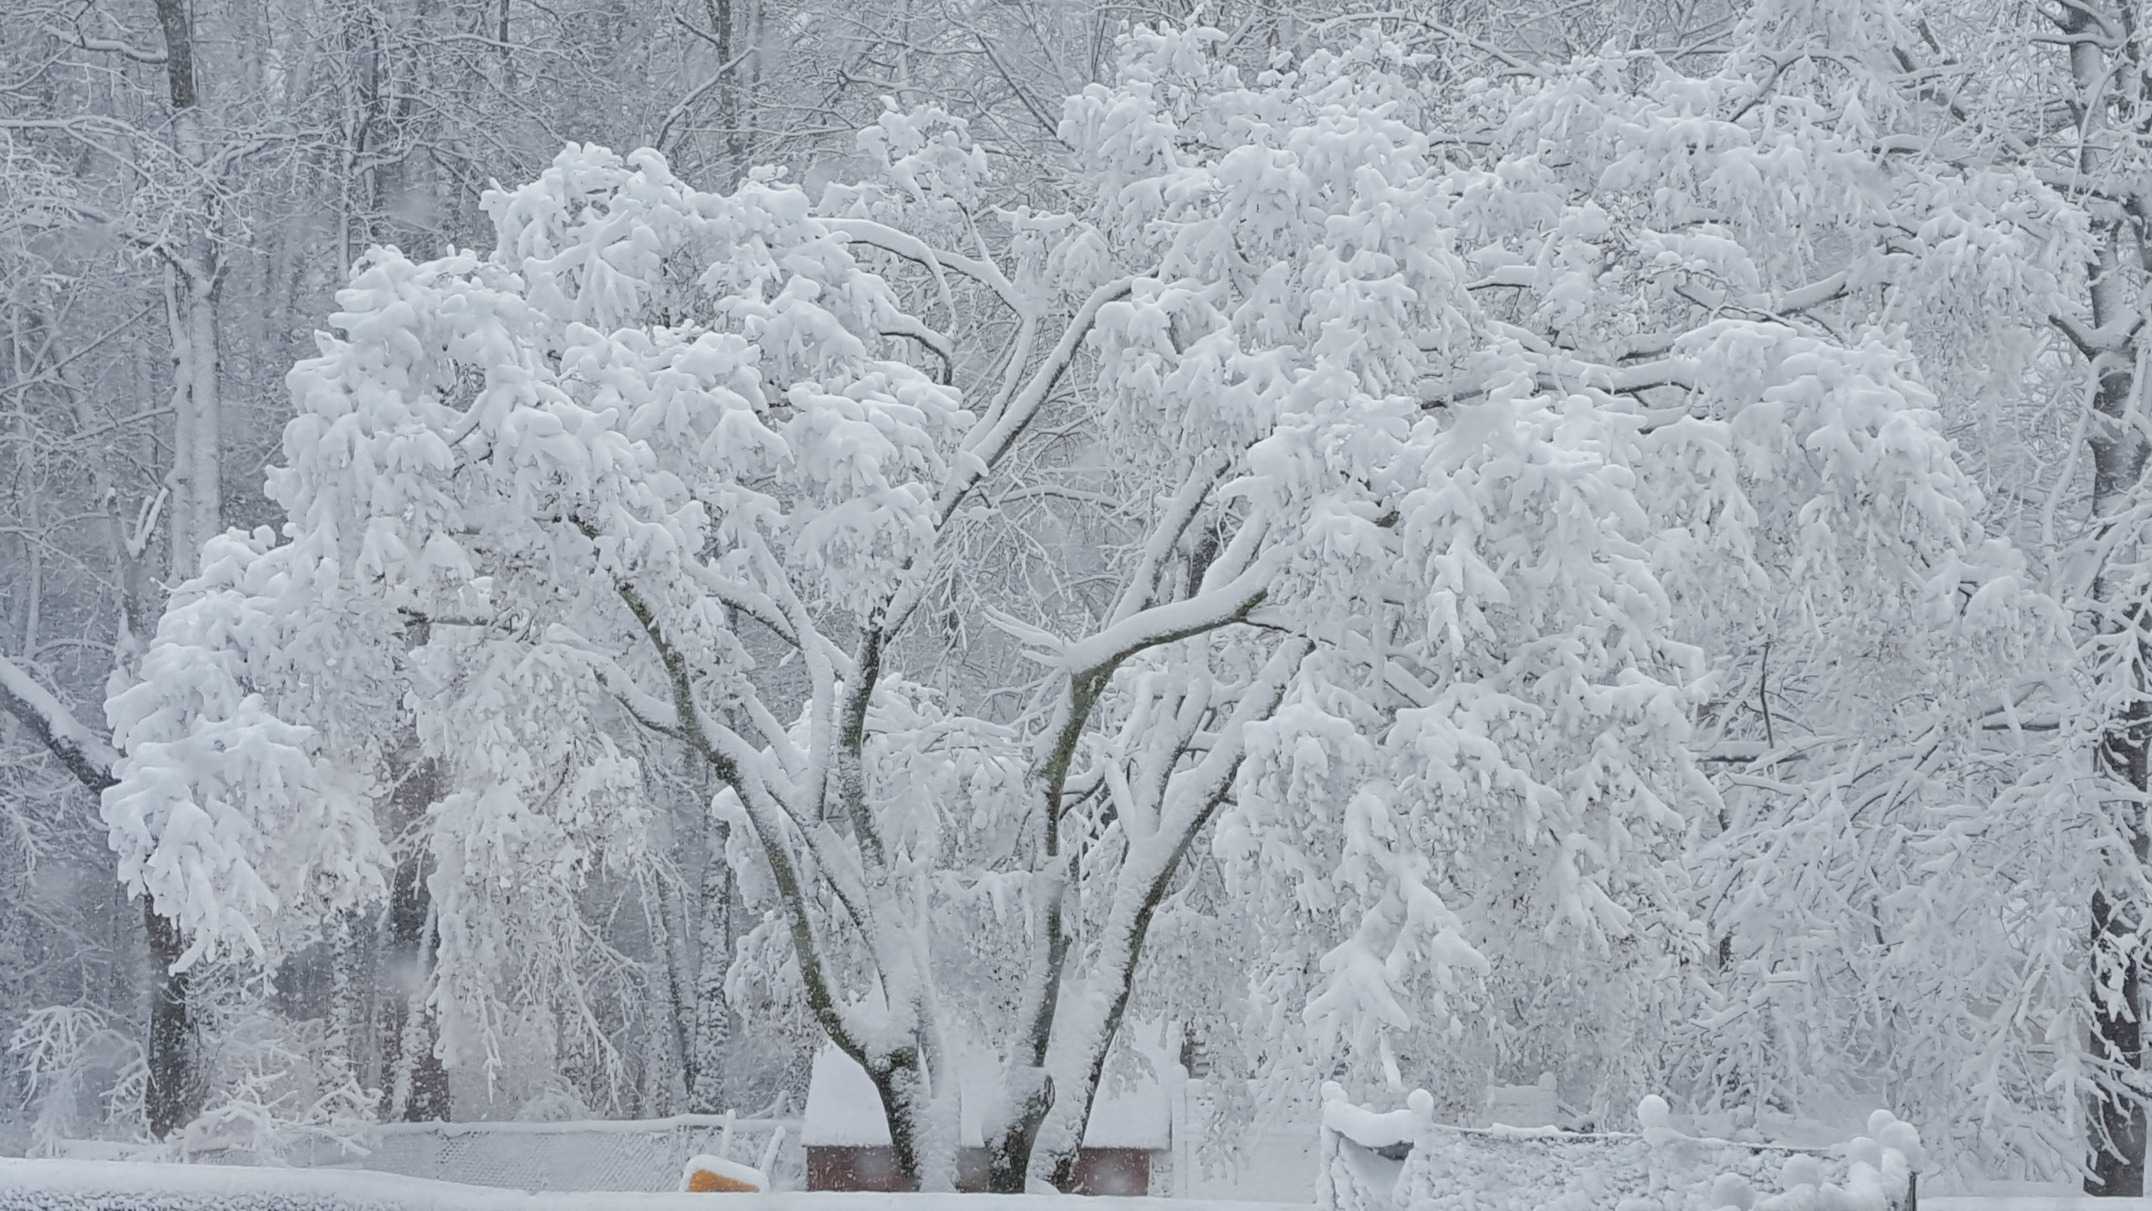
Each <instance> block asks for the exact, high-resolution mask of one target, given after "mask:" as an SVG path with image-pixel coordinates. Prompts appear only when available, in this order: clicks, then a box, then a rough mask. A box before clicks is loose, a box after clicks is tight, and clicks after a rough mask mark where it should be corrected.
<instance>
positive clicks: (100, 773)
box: [0, 655, 119, 793]
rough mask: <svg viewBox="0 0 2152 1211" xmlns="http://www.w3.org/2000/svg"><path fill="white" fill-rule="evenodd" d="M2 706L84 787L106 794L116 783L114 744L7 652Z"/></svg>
mask: <svg viewBox="0 0 2152 1211" xmlns="http://www.w3.org/2000/svg"><path fill="white" fill-rule="evenodd" d="M0 707H6V708H7V711H8V713H9V714H11V715H13V716H15V718H17V719H18V720H21V722H22V724H23V726H24V727H27V728H29V729H30V734H31V735H33V736H36V737H37V739H38V742H39V743H41V744H43V745H44V746H45V747H46V748H47V749H49V750H51V752H52V755H53V756H55V757H57V758H59V760H60V764H61V765H64V766H66V767H67V772H68V773H71V774H73V775H74V776H75V779H76V781H78V782H80V783H82V785H83V786H85V787H87V788H88V789H89V790H91V791H92V792H97V793H102V792H103V791H104V790H105V789H106V788H107V787H109V786H111V785H112V780H113V774H112V770H113V766H114V764H115V763H116V762H118V760H119V754H118V753H116V752H114V751H113V749H112V745H111V744H110V743H109V742H108V741H106V739H105V738H104V737H103V736H100V735H98V734H97V733H96V732H94V731H92V730H91V729H90V728H88V727H86V726H84V725H83V723H82V721H81V720H79V719H76V718H75V715H74V712H73V711H70V710H68V709H67V705H66V704H65V703H63V702H61V701H60V700H59V699H58V698H57V697H55V696H54V695H53V694H52V693H51V692H50V691H48V690H47V689H46V688H45V687H44V686H42V685H39V684H38V683H37V680H36V679H35V678H33V677H31V676H30V674H29V673H28V672H27V671H25V670H24V669H23V668H22V667H21V666H20V665H17V664H16V663H15V662H13V661H11V660H9V659H8V658H7V657H6V656H4V655H0Z"/></svg>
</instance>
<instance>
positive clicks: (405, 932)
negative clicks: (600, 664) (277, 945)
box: [381, 632, 449, 1123]
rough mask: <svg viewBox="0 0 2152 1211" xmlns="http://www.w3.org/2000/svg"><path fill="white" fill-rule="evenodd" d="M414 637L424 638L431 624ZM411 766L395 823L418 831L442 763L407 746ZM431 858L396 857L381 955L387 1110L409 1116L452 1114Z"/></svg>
mask: <svg viewBox="0 0 2152 1211" xmlns="http://www.w3.org/2000/svg"><path fill="white" fill-rule="evenodd" d="M413 639H414V642H416V643H423V642H424V641H425V635H424V634H423V632H420V633H418V634H415V635H414V637H413ZM404 762H405V766H404V774H403V777H401V778H399V779H397V781H396V789H395V791H394V793H393V794H392V795H391V796H390V802H389V808H390V817H391V821H392V823H393V826H394V827H395V829H396V830H397V831H398V832H401V833H404V834H407V835H409V834H415V833H418V832H419V831H421V830H419V829H418V828H417V824H418V822H419V821H420V820H422V819H424V818H425V815H426V811H427V809H428V808H430V807H432V806H433V802H434V800H435V799H436V798H438V797H439V791H440V782H441V771H440V767H439V765H438V764H437V763H436V762H434V761H432V760H430V759H427V758H425V757H421V756H418V755H417V744H416V741H415V740H414V741H413V743H412V744H411V745H410V746H409V747H408V748H407V749H406V753H405V757H404ZM427 870H428V863H427V861H426V852H425V849H424V846H423V845H422V844H421V845H419V846H417V847H415V848H414V849H413V850H412V851H411V852H408V853H405V854H404V855H403V856H402V857H401V858H400V859H399V860H398V861H397V863H396V876H395V880H394V882H393V883H391V884H390V886H389V905H388V912H387V914H386V919H385V920H384V921H383V922H382V926H383V934H384V937H383V943H384V946H383V953H382V957H381V979H382V985H383V987H382V993H383V995H382V998H381V1001H382V1003H381V1088H382V1097H383V1106H382V1117H383V1118H385V1119H401V1120H403V1121H404V1122H407V1123H417V1122H427V1121H436V1120H439V1121H445V1120H446V1119H447V1118H448V1117H449V1097H448V1069H447V1066H446V1065H444V1064H443V1063H442V1062H441V1056H440V1052H439V1042H440V1037H441V1027H440V1019H439V1015H438V1014H436V1013H435V1012H434V1010H433V1007H432V1006H431V1005H430V1004H429V1003H428V999H429V996H430V994H431V992H432V987H433V960H434V951H435V945H436V937H437V934H436V931H435V928H434V919H433V897H432V895H431V893H429V892H428V891H427V888H426V875H427Z"/></svg>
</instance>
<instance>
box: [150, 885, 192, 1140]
mask: <svg viewBox="0 0 2152 1211" xmlns="http://www.w3.org/2000/svg"><path fill="white" fill-rule="evenodd" d="M142 924H143V926H144V927H145V929H146V931H147V932H148V934H149V959H150V972H151V978H152V979H153V980H154V981H155V983H154V985H153V986H152V988H151V991H150V1002H149V1088H148V1090H147V1092H146V1094H145V1097H144V1100H145V1102H146V1103H147V1106H146V1108H147V1110H148V1112H149V1133H150V1134H151V1135H153V1136H155V1137H157V1138H158V1139H164V1138H166V1137H167V1136H169V1135H171V1134H172V1132H174V1131H177V1130H179V1129H180V1128H182V1127H184V1126H186V1125H187V1124H188V1123H190V1122H192V1121H194V1116H195V1115H196V1114H198V1113H200V1111H201V1101H202V1089H201V1082H200V1080H199V1079H198V1074H197V1073H196V1072H195V1071H194V1022H193V1018H192V1015H191V1014H190V1013H189V1011H188V1008H187V983H188V980H187V973H186V972H184V971H180V970H175V965H176V964H177V963H178V962H179V956H180V953H181V952H182V951H184V950H185V949H186V946H185V944H184V943H183V941H182V940H181V938H180V934H179V927H178V926H177V925H175V924H173V923H172V921H171V920H170V919H168V918H166V917H164V916H162V915H160V914H159V913H158V912H157V910H156V908H155V907H154V906H152V905H151V903H150V901H149V898H148V897H147V896H144V897H143V898H142Z"/></svg>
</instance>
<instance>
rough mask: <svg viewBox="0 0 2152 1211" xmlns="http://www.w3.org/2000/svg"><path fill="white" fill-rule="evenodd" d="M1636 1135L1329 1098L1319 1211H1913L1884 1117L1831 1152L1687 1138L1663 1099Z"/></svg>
mask: <svg viewBox="0 0 2152 1211" xmlns="http://www.w3.org/2000/svg"><path fill="white" fill-rule="evenodd" d="M1637 1118H1638V1121H1639V1122H1640V1123H1641V1124H1642V1126H1643V1130H1642V1131H1641V1132H1640V1133H1637V1134H1634V1135H1630V1134H1616V1133H1608V1134H1595V1135H1582V1134H1575V1133H1570V1132H1564V1131H1558V1130H1556V1129H1554V1128H1551V1127H1548V1128H1530V1129H1518V1128H1506V1127H1495V1128H1484V1129H1482V1128H1470V1127H1452V1126H1448V1125H1445V1124H1441V1123H1437V1122H1435V1120H1434V1099H1433V1098H1431V1097H1430V1096H1428V1094H1427V1093H1426V1092H1425V1091H1422V1090H1416V1091H1414V1092H1413V1094H1412V1096H1411V1097H1409V1098H1408V1099H1407V1101H1406V1106H1405V1108H1404V1109H1401V1110H1391V1111H1374V1110H1369V1109H1366V1108H1364V1107H1361V1106H1356V1105H1354V1104H1352V1103H1351V1102H1349V1101H1347V1100H1346V1099H1345V1097H1344V1093H1343V1091H1342V1090H1340V1089H1338V1088H1337V1087H1336V1086H1334V1085H1331V1086H1326V1087H1325V1088H1324V1090H1323V1112H1322V1134H1321V1144H1320V1146H1319V1148H1318V1152H1317V1155H1318V1156H1319V1158H1320V1165H1321V1170H1320V1172H1319V1173H1318V1175H1317V1179H1316V1200H1317V1203H1318V1205H1319V1207H1320V1208H1321V1211H1512V1209H1514V1211H1538V1209H1540V1208H1562V1209H1564V1211H1568V1209H1571V1208H1574V1209H1575V1211H1601V1209H1604V1211H1616V1209H1617V1208H1619V1207H1622V1206H1624V1205H1630V1204H1629V1200H1631V1199H1641V1200H1647V1201H1648V1203H1649V1205H1650V1206H1652V1207H1654V1208H1664V1209H1666V1211H1677V1209H1678V1211H1793V1209H1795V1208H1799V1209H1801V1211H1915V1203H1916V1201H1917V1197H1918V1177H1917V1172H1916V1171H1917V1170H1918V1168H1919V1165H1920V1157H1921V1150H1920V1136H1919V1133H1918V1132H1916V1131H1915V1130H1914V1129H1913V1127H1912V1125H1911V1124H1909V1123H1905V1122H1901V1121H1900V1120H1898V1119H1897V1118H1896V1117H1895V1116H1894V1115H1892V1114H1891V1113H1890V1112H1889V1111H1887V1110H1879V1111H1877V1112H1875V1114H1873V1115H1871V1116H1869V1120H1868V1129H1867V1132H1866V1133H1865V1134H1863V1135H1860V1136H1856V1137H1855V1138H1853V1139H1852V1140H1850V1141H1848V1142H1847V1143H1845V1144H1843V1145H1840V1146H1839V1147H1837V1148H1832V1149H1804V1148H1787V1147H1778V1146H1774V1145H1767V1144H1751V1143H1744V1142H1739V1141H1734V1140H1718V1139H1703V1138H1696V1137H1692V1136H1687V1135H1683V1134H1681V1133H1680V1132H1678V1131H1675V1130H1674V1129H1673V1128H1672V1127H1671V1126H1670V1125H1669V1116H1668V1113H1667V1106H1666V1103H1665V1102H1664V1101H1662V1100H1660V1099H1659V1098H1655V1097H1652V1098H1646V1099H1644V1101H1643V1103H1642V1104H1641V1105H1640V1106H1638V1108H1637Z"/></svg>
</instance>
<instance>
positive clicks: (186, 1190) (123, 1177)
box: [0, 1160, 1280, 1211]
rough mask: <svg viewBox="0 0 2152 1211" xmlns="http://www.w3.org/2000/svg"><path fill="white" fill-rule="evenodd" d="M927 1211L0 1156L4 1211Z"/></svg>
mask: <svg viewBox="0 0 2152 1211" xmlns="http://www.w3.org/2000/svg"><path fill="white" fill-rule="evenodd" d="M717 1198H723V1199H725V1200H727V1201H726V1202H724V1203H722V1204H719V1205H721V1206H726V1207H752V1208H753V1209H754V1211H930V1209H931V1208H935V1207H939V1206H944V1205H946V1202H947V1199H946V1196H940V1195H928V1194H764V1195H738V1194H735V1195H712V1194H590V1193H582V1192H577V1193H567V1192H562V1193H555V1194H524V1193H521V1192H518V1191H513V1190H494V1189H488V1188H485V1187H481V1186H458V1185H452V1184H450V1183H448V1182H429V1181H422V1180H420V1179H417V1178H409V1177H397V1176H393V1175H391V1174H386V1173H364V1172H357V1171H353V1170H328V1169H242V1168H235V1167H228V1166H217V1165H152V1164H133V1163H126V1162H120V1161H81V1160H64V1161H48V1160H0V1211H122V1209H124V1211H712V1201H711V1200H712V1199H717ZM963 1206H964V1208H965V1211H1068V1209H1069V1208H1075V1209H1076V1211H1168V1209H1170V1211H1279V1206H1280V1204H1278V1203H1275V1202H1271V1203H1249V1202H1225V1201H1212V1200H1203V1199H1151V1198H1086V1197H1079V1196H1076V1195H1061V1196H1050V1195H1049V1196H1040V1195H1015V1194H970V1195H965V1196H964V1197H963Z"/></svg>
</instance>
